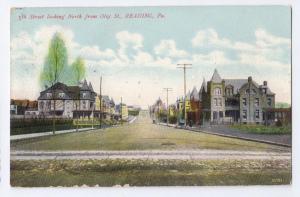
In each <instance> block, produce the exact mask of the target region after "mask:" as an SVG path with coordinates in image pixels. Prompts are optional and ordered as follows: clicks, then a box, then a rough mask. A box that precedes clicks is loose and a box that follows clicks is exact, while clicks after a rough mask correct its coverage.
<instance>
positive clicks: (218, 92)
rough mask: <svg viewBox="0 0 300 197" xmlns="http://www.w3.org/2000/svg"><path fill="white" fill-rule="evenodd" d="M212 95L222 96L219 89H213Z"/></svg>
mask: <svg viewBox="0 0 300 197" xmlns="http://www.w3.org/2000/svg"><path fill="white" fill-rule="evenodd" d="M214 94H215V95H221V94H222V92H221V88H215V89H214Z"/></svg>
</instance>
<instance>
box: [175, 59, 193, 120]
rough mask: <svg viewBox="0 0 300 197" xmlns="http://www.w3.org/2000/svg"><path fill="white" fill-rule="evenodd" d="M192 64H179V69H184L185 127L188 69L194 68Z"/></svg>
mask: <svg viewBox="0 0 300 197" xmlns="http://www.w3.org/2000/svg"><path fill="white" fill-rule="evenodd" d="M191 66H192V64H177V68H183V83H184V84H183V89H184V101H183V102H184V126H186V116H187V115H186V69H189V68H192V67H191Z"/></svg>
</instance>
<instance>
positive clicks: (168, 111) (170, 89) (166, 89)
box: [164, 88, 172, 126]
mask: <svg viewBox="0 0 300 197" xmlns="http://www.w3.org/2000/svg"><path fill="white" fill-rule="evenodd" d="M164 90H165V91H167V125H168V126H169V114H170V108H169V92H170V91H172V88H164Z"/></svg>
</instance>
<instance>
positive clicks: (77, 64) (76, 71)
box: [71, 57, 86, 85]
mask: <svg viewBox="0 0 300 197" xmlns="http://www.w3.org/2000/svg"><path fill="white" fill-rule="evenodd" d="M71 71H72V75H73V77H72V78H73V80H74V83H75V84H76V85H77V84H78V83H79V82H80V81H81V80H82V79H83V78H84V77H85V73H86V69H85V62H84V60H83V59H82V58H81V57H77V58H76V60H75V61H74V62H73V64H72V65H71Z"/></svg>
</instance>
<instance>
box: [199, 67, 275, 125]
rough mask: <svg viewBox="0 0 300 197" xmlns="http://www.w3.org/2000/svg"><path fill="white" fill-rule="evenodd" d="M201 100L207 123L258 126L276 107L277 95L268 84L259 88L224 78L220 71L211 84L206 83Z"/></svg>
mask: <svg viewBox="0 0 300 197" xmlns="http://www.w3.org/2000/svg"><path fill="white" fill-rule="evenodd" d="M199 98H200V100H201V105H202V118H203V121H204V122H210V123H212V124H223V123H233V122H240V123H245V124H246V123H247V124H248V123H250V124H252V123H254V124H255V123H256V124H261V123H263V122H264V121H265V119H266V118H267V117H266V111H267V110H269V109H272V108H274V107H275V94H274V93H273V92H272V91H271V90H270V88H269V87H268V84H267V82H266V81H264V82H263V84H262V85H258V83H256V82H255V81H253V80H252V77H251V76H250V77H248V79H222V78H221V77H220V75H219V73H218V71H217V70H215V71H214V73H213V76H212V78H211V80H210V81H208V82H207V83H205V81H203V83H202V86H201V89H200V92H199Z"/></svg>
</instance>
